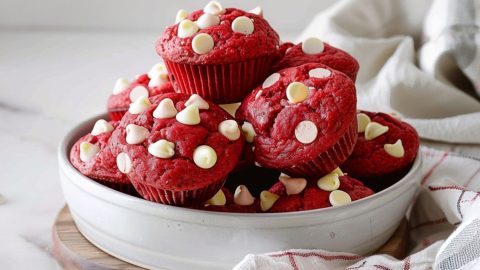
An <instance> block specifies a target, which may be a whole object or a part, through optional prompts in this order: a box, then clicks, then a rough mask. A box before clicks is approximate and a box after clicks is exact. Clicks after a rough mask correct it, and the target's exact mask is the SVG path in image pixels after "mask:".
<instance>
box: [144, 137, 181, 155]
mask: <svg viewBox="0 0 480 270" xmlns="http://www.w3.org/2000/svg"><path fill="white" fill-rule="evenodd" d="M148 153H150V154H151V155H152V156H155V157H158V158H165V159H167V158H171V157H173V156H174V155H175V144H174V143H173V142H169V141H167V140H164V139H161V140H158V141H156V142H155V143H152V144H150V145H149V146H148Z"/></svg>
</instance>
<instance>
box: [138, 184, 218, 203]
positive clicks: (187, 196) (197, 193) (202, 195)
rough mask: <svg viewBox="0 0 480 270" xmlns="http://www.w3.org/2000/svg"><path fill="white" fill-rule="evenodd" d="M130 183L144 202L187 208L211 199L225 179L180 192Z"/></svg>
mask: <svg viewBox="0 0 480 270" xmlns="http://www.w3.org/2000/svg"><path fill="white" fill-rule="evenodd" d="M132 183H133V185H134V187H135V189H136V190H137V192H138V193H139V194H140V195H141V196H142V197H143V198H144V199H146V200H149V201H152V202H158V203H162V204H168V205H177V206H188V205H195V204H199V203H203V202H205V201H207V200H208V199H210V198H212V197H213V195H215V193H217V191H219V190H220V189H221V188H222V186H223V184H224V183H225V179H221V180H219V181H215V182H213V183H211V184H209V185H207V186H205V187H203V188H199V189H195V190H182V191H175V190H166V189H161V188H158V187H155V186H153V185H149V184H146V183H140V182H138V181H133V182H132Z"/></svg>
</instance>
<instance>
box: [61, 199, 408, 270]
mask: <svg viewBox="0 0 480 270" xmlns="http://www.w3.org/2000/svg"><path fill="white" fill-rule="evenodd" d="M408 236H409V230H408V223H407V221H406V219H404V220H403V221H402V223H401V224H400V226H399V227H398V229H397V230H396V231H395V233H394V235H393V236H392V237H391V238H390V240H388V242H387V243H385V245H383V246H382V247H381V248H380V249H379V250H378V251H377V252H376V254H388V255H391V256H393V257H395V258H398V259H403V258H404V257H405V256H406V252H407V248H408ZM52 238H53V255H54V256H55V258H56V259H57V261H58V262H59V263H60V265H61V266H62V267H63V269H66V270H93V269H95V270H139V269H144V268H141V267H138V266H135V265H132V264H129V263H127V262H124V261H122V260H120V259H117V258H115V257H113V256H111V255H109V254H107V253H105V252H103V251H102V250H100V249H98V248H97V247H95V246H94V245H93V244H92V243H90V242H89V241H88V240H87V239H86V238H85V237H83V235H82V234H81V233H80V232H79V231H78V229H77V227H76V226H75V223H74V221H73V218H72V216H71V215H70V211H69V210H68V207H67V206H65V207H63V208H62V210H61V211H60V213H59V214H58V216H57V219H56V220H55V224H54V226H53V230H52Z"/></svg>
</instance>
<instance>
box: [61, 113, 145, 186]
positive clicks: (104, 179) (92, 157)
mask: <svg viewBox="0 0 480 270" xmlns="http://www.w3.org/2000/svg"><path fill="white" fill-rule="evenodd" d="M117 126H118V122H113V121H111V122H107V121H105V120H103V119H101V120H98V121H97V122H96V123H95V126H94V128H93V130H92V132H91V133H89V134H87V135H85V136H83V137H81V138H80V139H78V141H77V142H76V143H75V144H74V145H73V147H72V149H71V150H70V162H71V163H72V165H73V166H74V167H75V168H76V169H77V170H78V171H79V172H80V173H82V174H83V175H85V176H87V177H89V178H91V179H93V180H96V181H97V182H99V183H102V184H103V185H105V186H108V187H111V188H113V189H116V190H118V191H122V192H125V193H129V194H134V193H136V192H134V189H133V186H132V184H131V183H130V180H128V178H127V177H126V175H125V174H123V173H122V172H121V171H120V170H119V169H118V167H117V162H116V159H115V157H114V156H113V155H112V152H111V151H110V147H109V145H108V140H109V139H110V136H111V135H112V131H113V130H114V129H115V127H117Z"/></svg>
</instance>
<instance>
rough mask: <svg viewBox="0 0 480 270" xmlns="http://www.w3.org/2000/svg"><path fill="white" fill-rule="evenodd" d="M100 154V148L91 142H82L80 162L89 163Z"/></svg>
mask: <svg viewBox="0 0 480 270" xmlns="http://www.w3.org/2000/svg"><path fill="white" fill-rule="evenodd" d="M98 152H100V147H98V146H96V145H95V144H91V143H89V142H82V143H81V144H80V160H81V161H83V162H87V161H89V160H90V159H91V158H93V157H94V156H95V155H96V154H97V153H98Z"/></svg>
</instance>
